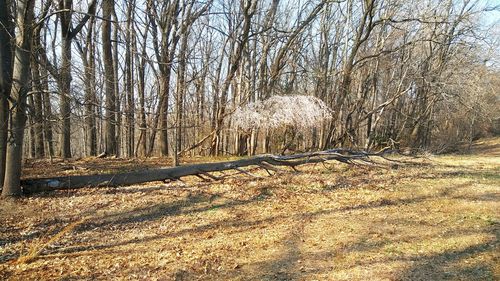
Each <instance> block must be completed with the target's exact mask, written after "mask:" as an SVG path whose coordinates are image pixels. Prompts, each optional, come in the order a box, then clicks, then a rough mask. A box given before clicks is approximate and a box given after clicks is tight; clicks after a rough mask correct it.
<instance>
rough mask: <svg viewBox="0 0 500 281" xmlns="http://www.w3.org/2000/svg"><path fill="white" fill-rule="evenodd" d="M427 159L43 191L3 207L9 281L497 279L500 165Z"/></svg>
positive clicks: (468, 158)
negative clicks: (25, 258) (32, 252)
mask: <svg viewBox="0 0 500 281" xmlns="http://www.w3.org/2000/svg"><path fill="white" fill-rule="evenodd" d="M426 162H428V163H431V165H424V166H408V167H403V168H399V169H384V168H377V167H349V166H345V165H343V164H332V165H329V166H327V167H325V166H322V165H316V166H314V165H310V166H306V167H303V168H301V171H302V172H301V173H284V174H280V175H277V176H274V177H266V178H264V179H254V178H250V177H248V176H246V175H241V176H238V177H234V178H231V179H228V180H226V181H224V182H213V183H203V182H199V181H198V180H197V179H195V178H193V179H187V180H186V184H182V183H170V184H146V185H141V186H130V187H122V188H116V189H113V188H100V189H82V190H77V191H60V192H52V193H47V194H40V195H36V196H33V197H29V198H25V199H22V200H21V201H20V202H19V204H12V205H9V206H8V211H5V210H4V209H2V212H3V213H4V214H3V215H2V216H1V218H0V219H1V220H2V222H1V224H0V228H1V230H2V231H1V234H0V278H1V279H9V280H40V279H49V280H60V279H64V280H72V279H84V280H94V279H106V280H108V279H117V280H141V279H142V280H498V279H499V278H500V271H499V266H498V264H499V255H498V252H499V251H498V250H499V243H498V236H499V234H500V228H499V220H500V218H499V215H498V210H499V209H500V203H499V199H500V197H499V196H500V178H499V176H498V175H499V174H500V170H499V169H500V161H499V158H498V157H496V156H491V154H489V155H487V154H482V155H454V156H439V157H431V159H430V160H426ZM255 173H257V172H255ZM260 175H261V176H265V174H264V173H261V174H260ZM2 203H3V202H2ZM4 211H5V212H4ZM82 218H86V220H85V221H84V222H82V223H81V224H79V225H76V226H75V227H74V229H72V230H71V231H68V232H66V233H65V235H60V236H59V237H58V239H57V240H55V241H50V239H51V237H54V236H55V235H57V233H59V232H61V231H63V230H64V229H65V227H67V226H68V225H71V223H73V222H75V221H78V220H80V219H82ZM48 242H50V243H48ZM37 244H39V245H45V246H44V247H43V250H41V251H40V252H39V253H38V254H37V256H36V258H35V259H32V260H31V261H30V262H26V263H16V260H18V259H19V257H20V256H21V255H22V254H23V253H26V249H29V247H30V246H31V245H37Z"/></svg>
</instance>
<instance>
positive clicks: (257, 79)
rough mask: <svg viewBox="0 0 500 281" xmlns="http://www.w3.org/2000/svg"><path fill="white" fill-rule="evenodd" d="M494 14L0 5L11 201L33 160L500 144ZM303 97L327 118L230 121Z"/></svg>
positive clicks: (1, 176)
mask: <svg viewBox="0 0 500 281" xmlns="http://www.w3.org/2000/svg"><path fill="white" fill-rule="evenodd" d="M494 4H495V3H493V2H491V3H490V2H487V1H477V0H465V1H452V0H447V1H436V0H419V1H402V0H364V1H354V0H338V1H334V0H321V1H319V0H305V1H302V0H296V1H295V0H293V1H279V0H267V1H264V0H260V1H259V0H240V1H227V0H208V1H192V0H168V1H158V0H147V1H144V2H142V1H135V0H129V1H117V2H115V1H114V0H98V1H88V2H87V1H75V2H73V1H72V0H59V1H54V0H16V1H14V0H0V57H1V63H0V67H1V69H0V72H1V74H2V75H1V76H0V91H1V102H0V107H1V109H0V112H1V115H0V124H1V127H0V132H1V138H0V164H1V167H0V182H3V186H4V188H3V195H4V196H11V195H16V194H19V192H20V189H19V178H20V175H21V164H22V159H23V158H49V157H50V158H52V157H62V158H71V157H86V156H96V155H99V154H101V155H106V156H117V157H149V156H169V157H172V158H173V162H174V165H178V163H179V156H183V155H212V156H218V155H254V154H259V153H289V152H295V151H313V150H322V149H327V148H333V147H353V148H357V149H365V150H373V149H378V148H380V147H386V146H392V147H396V148H405V149H406V148H410V149H412V150H432V151H436V152H443V151H450V150H452V149H454V148H455V146H456V145H458V144H461V143H464V142H466V143H467V142H469V143H470V142H472V140H474V139H475V138H477V137H479V136H482V135H485V134H491V133H498V124H499V117H500V116H499V115H498V112H500V108H499V102H498V101H499V96H498V95H499V90H500V70H499V52H498V45H499V43H500V42H499V38H500V37H499V33H500V30H499V26H498V19H497V20H496V22H495V15H496V16H498V11H499V6H495V5H494ZM492 19H493V20H492ZM297 95H305V96H312V97H315V98H317V99H319V100H321V101H322V105H326V106H327V107H328V112H329V116H327V117H326V118H324V119H322V120H320V121H319V122H314V124H309V126H300V125H299V124H293V123H290V122H288V123H287V124H285V125H283V126H274V127H269V126H247V127H246V128H242V127H241V126H240V125H241V124H240V123H238V122H235V120H234V118H233V115H234V112H235V111H237V110H238V109H241V108H245V106H249V105H250V108H252V107H251V106H252V105H255V104H256V103H259V102H261V101H265V100H269V99H270V98H273V97H287V96H297ZM280 101H281V103H280ZM293 101H294V99H286V98H277V99H274V104H273V106H272V108H275V109H277V110H279V109H280V108H283V109H287V108H294V104H291V103H293ZM313 108H314V107H313ZM247 111H248V110H247ZM310 111H311V108H308V107H307V106H302V107H297V106H295V108H294V109H293V110H288V112H290V114H296V115H297V116H298V117H297V116H295V117H294V118H295V119H294V120H296V119H300V118H307V116H308V114H311V112H310Z"/></svg>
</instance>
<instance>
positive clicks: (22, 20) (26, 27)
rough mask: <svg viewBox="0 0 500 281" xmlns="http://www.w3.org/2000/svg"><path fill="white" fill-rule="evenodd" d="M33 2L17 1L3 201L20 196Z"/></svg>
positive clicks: (29, 77) (28, 88) (27, 0)
mask: <svg viewBox="0 0 500 281" xmlns="http://www.w3.org/2000/svg"><path fill="white" fill-rule="evenodd" d="M34 3H35V1H34V0H19V1H18V2H17V7H16V10H17V14H16V25H17V34H16V45H15V51H14V68H13V79H12V81H13V82H12V89H11V98H12V100H11V104H10V106H11V108H12V113H11V114H12V115H11V116H12V122H11V124H12V125H11V126H12V127H11V130H10V136H9V142H8V143H7V157H6V160H7V161H6V167H5V179H4V183H3V189H2V197H12V196H19V195H20V194H21V185H20V179H21V163H22V155H23V138H24V128H25V125H26V100H27V96H28V92H29V91H30V83H31V81H30V80H31V72H30V56H31V39H32V25H33V8H34Z"/></svg>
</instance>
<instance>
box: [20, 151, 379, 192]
mask: <svg viewBox="0 0 500 281" xmlns="http://www.w3.org/2000/svg"><path fill="white" fill-rule="evenodd" d="M386 152H387V151H381V152H378V153H372V154H368V153H365V152H357V151H351V150H346V149H331V150H327V151H318V152H309V153H301V154H294V155H287V156H277V155H259V156H254V157H250V158H246V159H240V160H234V161H225V162H215V163H201V164H194V165H187V166H180V167H170V168H159V169H153V170H143V171H136V172H128V173H119V174H105V175H88V176H64V177H54V178H42V179H28V180H24V181H23V182H22V186H23V192H24V193H27V194H29V193H35V192H41V191H50V190H58V189H75V188H82V187H100V186H104V187H112V186H121V185H132V184H138V183H144V182H151V181H165V180H178V179H180V178H182V177H186V176H201V177H202V176H208V177H209V178H213V179H220V178H218V177H215V176H213V175H210V174H209V173H210V172H220V171H228V170H237V171H240V172H241V169H240V168H244V167H249V166H256V167H261V168H263V169H267V170H274V171H276V170H277V169H276V168H274V167H273V166H288V167H292V168H294V169H295V167H296V166H299V165H303V164H311V163H318V162H324V161H329V160H332V161H339V162H342V163H346V164H355V163H356V164H363V163H365V164H371V163H373V162H372V160H370V157H372V158H373V157H374V156H383V155H384V154H385V153H386ZM385 159H387V158H385ZM354 161H357V162H354Z"/></svg>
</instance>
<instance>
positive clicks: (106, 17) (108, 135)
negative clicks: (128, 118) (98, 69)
mask: <svg viewBox="0 0 500 281" xmlns="http://www.w3.org/2000/svg"><path fill="white" fill-rule="evenodd" d="M113 6H114V0H103V1H102V14H103V23H102V52H103V60H104V76H105V84H104V87H105V95H106V117H105V127H106V129H105V131H106V132H105V152H106V154H107V155H108V156H109V155H116V152H117V149H116V146H117V144H116V116H115V113H116V96H115V72H114V65H113V52H112V45H111V14H112V12H113Z"/></svg>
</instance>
